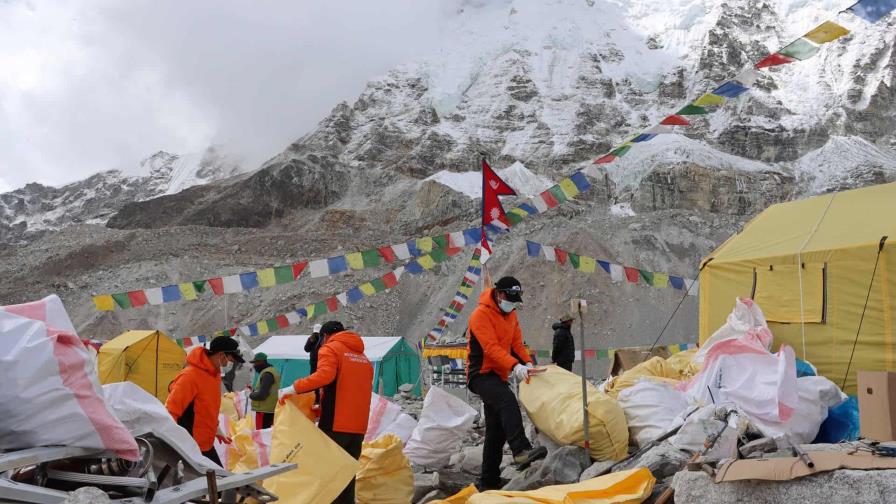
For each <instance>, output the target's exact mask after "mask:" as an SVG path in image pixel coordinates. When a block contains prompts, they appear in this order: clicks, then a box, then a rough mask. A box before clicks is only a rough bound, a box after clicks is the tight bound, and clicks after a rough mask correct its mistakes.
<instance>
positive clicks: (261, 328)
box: [255, 320, 268, 336]
mask: <svg viewBox="0 0 896 504" xmlns="http://www.w3.org/2000/svg"><path fill="white" fill-rule="evenodd" d="M255 325H256V326H258V335H259V336H261V335H262V334H267V333H268V322H267V321H266V320H262V321H260V322H258V323H256V324H255Z"/></svg>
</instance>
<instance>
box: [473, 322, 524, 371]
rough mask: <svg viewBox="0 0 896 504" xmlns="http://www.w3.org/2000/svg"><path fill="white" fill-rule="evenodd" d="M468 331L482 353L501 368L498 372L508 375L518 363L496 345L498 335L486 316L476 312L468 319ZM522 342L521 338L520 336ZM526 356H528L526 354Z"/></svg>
mask: <svg viewBox="0 0 896 504" xmlns="http://www.w3.org/2000/svg"><path fill="white" fill-rule="evenodd" d="M470 331H471V332H472V333H473V336H474V337H475V338H476V341H478V342H479V345H480V346H481V347H482V352H483V353H484V354H485V355H486V356H487V357H488V358H489V359H490V360H492V361H494V362H495V363H497V364H498V365H499V366H501V369H500V371H501V372H502V374H504V375H505V376H506V375H507V374H509V373H510V370H512V369H513V366H516V365H517V364H519V362H518V361H517V360H516V359H515V358H514V357H513V356H512V355H510V352H508V351H507V350H505V349H504V348H502V347H501V345H500V344H499V343H498V335H497V334H495V327H494V325H493V324H492V322H491V321H490V320H489V319H488V316H485V315H482V314H481V312H479V311H478V310H477V311H476V312H474V313H473V316H471V317H470ZM520 342H522V336H520ZM526 355H527V356H528V354H526Z"/></svg>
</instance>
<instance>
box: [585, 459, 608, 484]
mask: <svg viewBox="0 0 896 504" xmlns="http://www.w3.org/2000/svg"><path fill="white" fill-rule="evenodd" d="M614 465H616V462H613V461H612V460H599V461H597V462H595V463H593V464H591V467H589V468H588V469H585V472H583V473H582V475H581V476H579V481H585V480H590V479H592V478H596V477H598V476H603V475H604V474H607V473H608V472H610V469H612V468H613V466H614Z"/></svg>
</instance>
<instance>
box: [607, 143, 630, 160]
mask: <svg viewBox="0 0 896 504" xmlns="http://www.w3.org/2000/svg"><path fill="white" fill-rule="evenodd" d="M630 150H632V146H631V144H628V143H627V144H623V145H620V146H619V147H616V148H615V149H613V150H612V151H610V154H612V155H614V156H616V157H622V156H624V155H626V154H627V153H628V151H630Z"/></svg>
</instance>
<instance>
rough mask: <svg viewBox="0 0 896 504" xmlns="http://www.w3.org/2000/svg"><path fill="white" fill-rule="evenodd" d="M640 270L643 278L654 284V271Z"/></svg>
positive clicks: (648, 283) (649, 283)
mask: <svg viewBox="0 0 896 504" xmlns="http://www.w3.org/2000/svg"><path fill="white" fill-rule="evenodd" d="M638 272H639V273H641V278H643V279H644V281H645V282H647V285H653V272H652V271H647V270H642V269H639V270H638Z"/></svg>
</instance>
